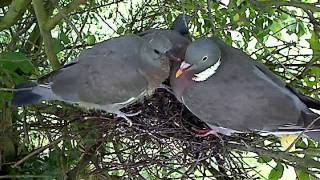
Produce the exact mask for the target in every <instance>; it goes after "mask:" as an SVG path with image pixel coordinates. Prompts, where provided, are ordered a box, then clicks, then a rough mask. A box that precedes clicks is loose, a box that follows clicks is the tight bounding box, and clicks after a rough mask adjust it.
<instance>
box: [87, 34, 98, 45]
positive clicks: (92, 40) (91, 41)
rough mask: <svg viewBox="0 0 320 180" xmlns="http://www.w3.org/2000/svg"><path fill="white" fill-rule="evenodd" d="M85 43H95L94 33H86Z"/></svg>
mask: <svg viewBox="0 0 320 180" xmlns="http://www.w3.org/2000/svg"><path fill="white" fill-rule="evenodd" d="M87 43H88V45H93V44H95V43H96V37H95V36H94V35H91V34H90V35H88V36H87Z"/></svg>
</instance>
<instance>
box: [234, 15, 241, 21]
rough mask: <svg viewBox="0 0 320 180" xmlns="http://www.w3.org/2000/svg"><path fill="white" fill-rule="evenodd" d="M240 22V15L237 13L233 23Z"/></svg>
mask: <svg viewBox="0 0 320 180" xmlns="http://www.w3.org/2000/svg"><path fill="white" fill-rule="evenodd" d="M239 20H240V15H239V13H236V14H235V15H234V16H233V21H234V22H238V21H239Z"/></svg>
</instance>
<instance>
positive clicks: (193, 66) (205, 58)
mask: <svg viewBox="0 0 320 180" xmlns="http://www.w3.org/2000/svg"><path fill="white" fill-rule="evenodd" d="M220 59H221V50H220V48H219V46H218V45H217V44H216V43H215V42H214V41H213V39H211V38H206V37H203V38H200V39H198V40H196V41H194V42H192V43H191V44H190V45H189V46H188V48H187V51H186V55H185V60H184V61H183V62H182V63H181V65H180V68H179V70H178V71H177V72H176V78H178V77H180V76H182V75H183V74H185V73H187V72H189V73H192V74H193V76H192V80H194V81H205V80H206V79H208V78H209V77H211V76H212V75H213V74H215V72H216V70H217V69H218V68H219V66H220V63H221V62H220Z"/></svg>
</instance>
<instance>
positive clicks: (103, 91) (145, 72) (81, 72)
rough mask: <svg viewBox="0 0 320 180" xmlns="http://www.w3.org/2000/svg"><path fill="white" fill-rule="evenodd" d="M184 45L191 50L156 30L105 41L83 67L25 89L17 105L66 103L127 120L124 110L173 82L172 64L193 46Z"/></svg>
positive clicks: (84, 58) (84, 57)
mask: <svg viewBox="0 0 320 180" xmlns="http://www.w3.org/2000/svg"><path fill="white" fill-rule="evenodd" d="M178 27H179V26H178ZM180 29H181V28H180ZM180 42H182V43H185V42H187V43H188V44H189V40H185V37H183V36H182V35H181V34H179V32H175V31H172V30H154V31H153V30H152V31H146V32H144V33H141V34H140V35H139V36H137V35H126V36H121V37H118V38H113V39H110V40H107V41H104V42H102V43H99V44H96V45H95V46H94V47H93V48H91V49H88V50H84V51H83V52H82V53H81V54H80V56H79V58H78V59H77V62H74V63H71V64H68V65H65V66H64V67H62V68H60V69H59V70H56V71H54V72H52V73H50V74H48V75H46V76H44V77H43V78H40V79H39V84H33V85H32V86H29V87H28V89H27V90H22V89H21V91H19V92H18V93H16V95H15V97H14V98H13V101H12V102H13V104H16V105H23V104H28V103H38V102H40V101H42V100H60V101H66V102H69V103H76V104H79V105H80V106H83V107H86V108H95V109H102V110H105V111H108V112H112V113H115V114H117V115H118V116H121V117H124V118H126V114H124V113H122V112H121V111H120V109H121V108H123V107H126V106H127V105H129V104H131V103H133V102H135V101H137V100H139V99H140V98H141V97H143V96H146V95H149V94H151V93H152V92H153V91H154V90H155V88H157V87H159V86H160V84H161V83H162V82H163V81H164V80H165V79H166V78H167V77H168V76H169V70H170V69H169V68H170V62H169V60H173V59H171V58H173V57H179V56H181V54H183V56H184V52H180V51H182V50H185V48H186V46H187V44H183V47H181V46H182V45H181V44H180ZM173 43H174V44H173ZM178 53H179V54H178ZM174 60H176V59H174Z"/></svg>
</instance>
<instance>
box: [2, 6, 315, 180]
mask: <svg viewBox="0 0 320 180" xmlns="http://www.w3.org/2000/svg"><path fill="white" fill-rule="evenodd" d="M223 2H224V1H221V2H218V1H210V0H208V1H203V0H201V1H193V0H183V1H181V2H179V1H168V0H167V1H165V0H163V1H161V0H146V1H133V0H132V1H128V2H123V1H121V0H113V1H111V0H109V1H100V0H96V1H93V0H90V1H86V0H32V1H31V0H25V1H21V0H5V1H1V2H0V7H1V11H0V88H1V89H0V117H1V118H0V120H1V121H0V130H1V131H0V150H1V151H0V152H1V157H3V158H2V159H1V162H0V167H1V170H0V171H1V175H2V176H0V178H5V177H10V178H14V177H15V178H19V177H30V178H37V177H38V178H44V179H46V178H47V179H52V178H53V177H54V178H56V179H62V178H66V177H68V178H69V179H76V178H77V177H81V178H96V179H101V178H109V179H112V178H114V179H116V178H120V177H126V178H129V179H135V178H140V179H141V178H144V179H159V178H165V177H167V178H199V179H200V178H202V177H204V176H206V177H215V178H217V179H232V178H235V179H245V178H254V177H261V176H262V175H261V172H257V171H256V168H255V167H253V166H252V165H250V163H248V160H247V158H248V154H247V153H248V152H253V153H254V157H253V159H255V160H256V161H257V163H259V164H260V165H263V164H267V165H268V166H272V170H271V172H270V173H269V175H268V178H269V179H279V178H281V177H282V176H283V173H284V171H285V169H286V168H287V167H288V166H291V167H294V168H295V172H296V175H297V177H298V178H299V179H303V180H305V179H315V176H316V174H318V175H319V171H320V165H319V164H320V163H319V159H317V158H316V157H319V154H320V151H319V148H318V145H317V144H316V143H314V141H312V140H308V139H300V140H298V141H297V142H296V147H295V148H296V149H295V151H293V152H288V151H283V150H281V148H280V147H279V146H280V143H279V140H278V139H277V138H276V137H272V136H267V137H263V136H258V135H256V134H246V135H241V136H240V135H238V136H234V137H223V141H220V140H219V139H217V138H214V137H210V138H208V137H207V138H202V137H196V136H195V134H194V132H193V130H192V129H193V127H198V128H201V127H205V125H203V124H202V123H201V122H200V121H199V120H197V119H196V118H195V117H193V116H192V115H191V114H190V113H188V112H187V110H185V109H183V107H181V105H180V104H179V103H178V102H176V101H175V100H174V98H173V97H171V96H170V95H168V93H165V92H162V91H160V92H157V93H156V94H155V95H154V96H153V97H152V98H151V99H149V100H146V101H145V102H142V103H139V104H136V105H134V106H132V107H130V108H128V111H131V110H133V111H135V110H139V109H142V110H143V113H142V114H140V115H139V116H137V117H134V118H133V126H131V127H129V126H128V125H127V124H125V123H123V121H121V120H115V119H114V118H112V116H110V115H108V114H104V113H101V112H87V111H84V110H80V109H78V108H76V107H71V106H70V105H67V104H62V103H59V102H53V103H46V104H40V105H31V106H26V107H24V108H16V107H12V106H11V104H10V99H11V98H12V94H13V88H14V87H15V86H16V85H18V84H20V83H22V82H25V81H27V80H34V79H36V78H38V77H40V76H42V75H44V74H46V73H48V72H50V71H52V70H53V69H57V68H59V66H61V65H63V64H66V63H68V62H72V61H73V60H74V59H75V58H76V57H77V55H79V53H80V52H81V51H82V50H83V49H86V48H89V47H90V46H92V45H94V44H95V43H97V42H101V41H103V40H107V39H109V38H111V37H116V36H119V35H124V34H129V33H138V32H142V31H144V30H147V29H150V28H168V27H170V25H171V23H172V21H173V20H174V18H175V17H176V16H177V15H178V14H179V13H186V14H190V15H192V16H193V18H192V22H191V28H190V33H191V35H192V36H193V37H194V38H197V37H199V36H203V35H215V36H218V37H220V38H221V39H223V40H224V41H225V42H226V43H228V44H231V45H233V46H235V47H237V48H240V49H241V50H243V51H245V52H246V53H248V54H250V55H251V56H252V57H253V58H255V59H257V60H258V61H261V62H263V63H264V64H266V65H267V66H268V67H269V68H270V69H271V70H272V71H274V72H275V73H276V74H278V75H279V76H280V77H282V78H283V79H284V80H286V81H287V82H288V83H290V84H291V85H292V86H294V87H295V88H297V89H298V90H300V91H301V92H303V93H304V94H307V95H310V96H312V97H314V98H316V99H320V94H319V90H320V61H319V59H320V41H319V36H320V21H319V16H320V7H319V3H318V2H316V1H312V0H303V1H296V0H280V1H277V0H252V1H246V0H233V1H230V3H229V4H224V3H223ZM181 111H183V112H184V113H183V115H181ZM252 172H253V173H252ZM259 174H260V175H259Z"/></svg>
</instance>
